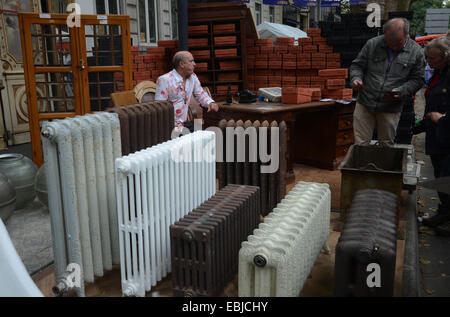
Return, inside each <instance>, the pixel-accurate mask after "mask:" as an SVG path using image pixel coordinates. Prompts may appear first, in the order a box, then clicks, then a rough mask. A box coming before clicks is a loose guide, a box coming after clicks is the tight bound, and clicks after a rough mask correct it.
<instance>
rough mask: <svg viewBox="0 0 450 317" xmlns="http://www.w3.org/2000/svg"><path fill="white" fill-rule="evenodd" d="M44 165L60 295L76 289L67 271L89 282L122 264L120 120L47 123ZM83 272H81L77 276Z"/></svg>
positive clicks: (99, 117) (100, 117)
mask: <svg viewBox="0 0 450 317" xmlns="http://www.w3.org/2000/svg"><path fill="white" fill-rule="evenodd" d="M42 134H43V136H44V137H43V138H42V143H43V149H44V160H45V164H46V166H47V186H48V201H49V209H50V217H51V225H52V237H53V250H54V257H55V275H56V283H57V286H56V287H55V291H57V292H59V293H63V292H66V291H68V290H70V289H71V286H73V285H68V284H67V275H68V273H69V272H67V271H66V270H68V269H67V266H68V265H69V264H70V265H74V264H78V267H79V269H80V270H79V272H80V273H81V281H82V283H81V285H80V286H79V287H78V286H76V285H75V288H74V290H75V291H76V294H77V295H78V296H84V282H93V281H94V276H103V272H104V271H105V270H111V269H112V265H113V264H119V263H120V250H119V238H118V223H117V211H116V191H115V185H114V159H115V158H118V157H120V156H121V146H120V127H119V119H118V117H117V115H116V114H113V113H97V114H87V115H84V116H77V117H75V118H67V119H64V120H54V121H52V122H44V124H43V127H42ZM77 272H78V271H77Z"/></svg>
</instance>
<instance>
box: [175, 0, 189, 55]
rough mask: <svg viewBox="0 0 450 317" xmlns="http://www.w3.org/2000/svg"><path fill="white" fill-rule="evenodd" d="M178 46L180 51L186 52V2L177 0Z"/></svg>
mask: <svg viewBox="0 0 450 317" xmlns="http://www.w3.org/2000/svg"><path fill="white" fill-rule="evenodd" d="M177 10H178V46H179V48H180V51H187V50H188V7H187V1H186V0H177Z"/></svg>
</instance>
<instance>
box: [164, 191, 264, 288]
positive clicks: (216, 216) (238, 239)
mask: <svg viewBox="0 0 450 317" xmlns="http://www.w3.org/2000/svg"><path fill="white" fill-rule="evenodd" d="M259 209H260V190H259V187H256V186H247V185H227V186H225V187H224V188H223V189H222V190H220V191H219V192H218V193H216V195H214V196H213V197H211V198H210V199H209V200H208V201H206V202H204V203H203V204H201V205H200V206H199V207H197V208H195V209H194V210H193V211H191V212H190V213H189V214H187V215H186V216H185V217H184V218H182V219H180V220H179V221H177V222H176V223H175V224H173V225H172V226H170V237H171V250H172V285H173V293H174V295H175V296H189V297H191V296H219V295H220V293H221V292H222V291H223V289H224V287H225V286H226V285H227V283H229V282H230V281H231V280H232V279H233V278H234V277H235V276H236V273H237V269H238V254H239V248H240V246H241V243H242V241H244V240H246V239H247V237H248V235H249V234H251V233H252V231H253V229H255V228H256V227H257V226H258V224H259V220H260V216H259V214H260V211H259Z"/></svg>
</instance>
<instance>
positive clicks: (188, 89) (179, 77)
mask: <svg viewBox="0 0 450 317" xmlns="http://www.w3.org/2000/svg"><path fill="white" fill-rule="evenodd" d="M173 68H174V69H173V70H172V71H170V72H168V73H167V74H164V75H162V76H160V77H159V78H158V80H157V81H156V96H155V100H169V101H171V102H172V103H173V107H174V121H175V127H178V128H179V129H182V128H183V126H185V127H186V128H188V129H189V130H190V131H191V132H193V131H194V126H193V125H192V123H191V122H188V121H187V115H188V109H189V108H188V107H189V103H190V100H191V97H192V96H194V98H195V99H196V100H197V101H198V102H199V103H200V104H201V106H202V107H203V108H207V109H208V112H209V111H211V110H213V111H217V110H219V106H218V105H217V104H216V103H215V102H214V100H213V99H211V97H209V96H208V94H207V93H206V92H205V91H204V90H203V88H202V86H201V84H200V81H199V80H198V78H197V75H195V73H194V68H195V61H194V57H193V56H192V54H191V53H189V52H187V51H179V52H177V53H175V55H174V57H173Z"/></svg>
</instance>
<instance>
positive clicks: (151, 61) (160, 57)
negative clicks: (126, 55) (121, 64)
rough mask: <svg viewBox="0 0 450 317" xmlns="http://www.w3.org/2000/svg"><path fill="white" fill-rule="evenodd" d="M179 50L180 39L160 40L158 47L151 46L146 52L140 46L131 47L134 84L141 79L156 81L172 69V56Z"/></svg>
mask: <svg viewBox="0 0 450 317" xmlns="http://www.w3.org/2000/svg"><path fill="white" fill-rule="evenodd" d="M177 51H178V41H176V40H170V41H158V47H149V48H147V50H146V53H145V54H141V53H140V52H139V47H137V46H133V47H132V48H131V56H132V61H133V65H132V72H133V86H136V85H137V84H139V83H140V82H141V81H145V80H151V81H154V82H156V80H157V79H158V77H159V76H161V75H163V74H165V73H167V72H168V71H170V70H171V69H172V63H171V61H172V57H173V55H174V54H175V52H177Z"/></svg>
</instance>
